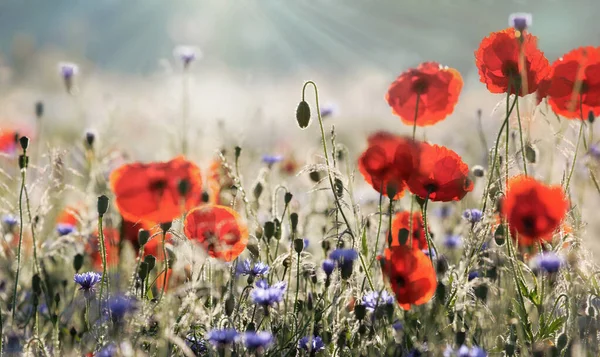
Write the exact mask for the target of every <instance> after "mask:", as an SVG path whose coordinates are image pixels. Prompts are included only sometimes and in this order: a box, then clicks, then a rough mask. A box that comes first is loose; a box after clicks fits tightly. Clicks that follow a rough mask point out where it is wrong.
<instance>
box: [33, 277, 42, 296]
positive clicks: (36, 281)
mask: <svg viewBox="0 0 600 357" xmlns="http://www.w3.org/2000/svg"><path fill="white" fill-rule="evenodd" d="M31 289H32V290H33V293H34V294H36V295H40V294H41V293H42V279H41V278H40V276H39V275H38V274H34V275H33V276H32V277H31Z"/></svg>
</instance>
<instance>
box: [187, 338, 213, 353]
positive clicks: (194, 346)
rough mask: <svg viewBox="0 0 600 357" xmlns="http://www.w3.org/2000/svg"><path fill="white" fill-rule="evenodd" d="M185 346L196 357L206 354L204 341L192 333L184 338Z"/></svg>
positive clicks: (206, 349)
mask: <svg viewBox="0 0 600 357" xmlns="http://www.w3.org/2000/svg"><path fill="white" fill-rule="evenodd" d="M185 344H186V345H187V346H188V347H189V348H190V350H192V352H194V354H195V355H196V356H200V355H202V354H205V353H206V352H208V348H207V347H206V341H204V339H202V338H201V337H200V336H197V335H195V334H193V333H191V334H189V335H187V336H186V337H185Z"/></svg>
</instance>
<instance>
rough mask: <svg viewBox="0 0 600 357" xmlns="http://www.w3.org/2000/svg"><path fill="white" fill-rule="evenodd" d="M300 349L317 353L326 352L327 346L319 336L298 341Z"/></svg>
mask: <svg viewBox="0 0 600 357" xmlns="http://www.w3.org/2000/svg"><path fill="white" fill-rule="evenodd" d="M298 348H299V349H302V350H305V351H308V352H312V353H315V352H319V351H322V350H324V349H325V344H324V343H323V339H322V338H321V337H319V336H304V337H302V338H301V339H300V340H299V341H298Z"/></svg>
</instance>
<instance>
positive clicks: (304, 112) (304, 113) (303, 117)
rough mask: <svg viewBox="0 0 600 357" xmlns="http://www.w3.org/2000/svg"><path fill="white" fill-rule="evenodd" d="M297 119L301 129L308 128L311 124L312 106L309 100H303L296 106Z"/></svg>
mask: <svg viewBox="0 0 600 357" xmlns="http://www.w3.org/2000/svg"><path fill="white" fill-rule="evenodd" d="M296 121H297V122H298V126H300V129H306V128H308V125H309V124H310V106H309V105H308V103H307V102H305V101H301V102H300V103H299V104H298V108H296Z"/></svg>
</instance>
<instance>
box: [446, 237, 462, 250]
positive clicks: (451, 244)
mask: <svg viewBox="0 0 600 357" xmlns="http://www.w3.org/2000/svg"><path fill="white" fill-rule="evenodd" d="M444 246H446V248H449V249H455V248H460V247H461V246H462V238H461V237H460V236H458V235H452V234H450V235H448V236H446V239H444Z"/></svg>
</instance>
